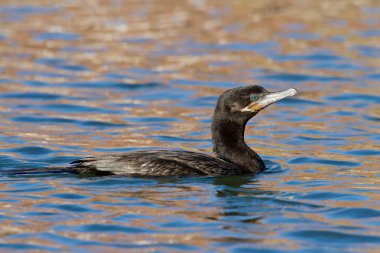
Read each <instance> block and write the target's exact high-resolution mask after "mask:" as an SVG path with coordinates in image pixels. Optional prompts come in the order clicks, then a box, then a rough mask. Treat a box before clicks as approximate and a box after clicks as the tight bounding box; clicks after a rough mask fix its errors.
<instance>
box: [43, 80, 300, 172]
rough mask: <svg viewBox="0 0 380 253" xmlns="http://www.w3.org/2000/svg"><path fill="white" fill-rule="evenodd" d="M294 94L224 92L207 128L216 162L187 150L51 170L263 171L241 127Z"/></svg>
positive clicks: (116, 157) (291, 91) (140, 154)
mask: <svg viewBox="0 0 380 253" xmlns="http://www.w3.org/2000/svg"><path fill="white" fill-rule="evenodd" d="M295 94H297V91H296V90H295V89H288V90H284V91H279V92H268V91H267V90H265V89H264V88H262V87H260V86H246V87H239V88H234V89H230V90H227V91H225V92H224V93H223V94H222V95H221V96H220V97H219V99H218V101H217V104H216V107H215V111H214V115H213V118H212V125H211V132H212V141H213V151H214V153H215V154H216V157H212V156H209V155H206V154H202V153H196V152H190V151H169V150H154V151H132V152H127V153H124V154H109V155H103V156H97V157H88V158H83V159H80V160H77V161H74V162H72V163H71V165H70V166H69V167H67V168H65V169H62V170H61V169H56V170H55V169H54V168H52V170H51V171H52V172H53V171H68V172H73V173H79V174H92V175H100V176H101V175H130V176H142V177H144V176H145V177H146V176H148V177H150V176H206V175H210V176H218V175H245V174H252V175H254V174H256V173H259V172H261V171H263V170H264V169H265V165H264V162H263V160H262V159H261V158H260V156H259V155H258V154H256V152H255V151H253V150H252V149H250V148H249V147H248V145H247V144H246V143H245V141H244V130H245V125H246V124H247V122H248V120H250V119H251V118H252V117H253V116H255V115H256V114H257V113H258V112H259V111H260V110H262V109H263V108H265V107H267V106H268V105H270V104H272V103H274V102H276V101H278V100H280V99H283V98H286V97H289V96H294V95H295ZM48 170H49V168H46V170H44V171H45V172H48Z"/></svg>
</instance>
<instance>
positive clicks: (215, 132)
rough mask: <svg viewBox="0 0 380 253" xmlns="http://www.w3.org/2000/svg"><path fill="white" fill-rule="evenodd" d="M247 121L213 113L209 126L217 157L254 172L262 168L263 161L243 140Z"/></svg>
mask: <svg viewBox="0 0 380 253" xmlns="http://www.w3.org/2000/svg"><path fill="white" fill-rule="evenodd" d="M247 121H248V120H247ZM247 121H238V120H231V119H223V118H218V117H217V116H215V115H214V118H213V122H212V127H211V128H212V140H213V145H214V146H213V151H214V152H215V154H216V155H217V157H219V158H221V159H223V160H226V161H228V162H231V163H233V164H236V165H238V166H239V167H241V168H243V169H245V170H247V171H249V172H255V173H256V172H259V171H261V170H263V169H264V162H263V161H262V160H261V158H260V157H259V155H258V154H256V152H254V151H253V150H252V149H250V148H249V147H248V145H247V144H246V143H245V141H244V130H245V125H246V124H247Z"/></svg>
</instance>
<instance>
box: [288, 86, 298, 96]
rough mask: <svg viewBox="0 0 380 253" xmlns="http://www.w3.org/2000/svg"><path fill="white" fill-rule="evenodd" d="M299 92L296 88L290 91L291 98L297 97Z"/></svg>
mask: <svg viewBox="0 0 380 253" xmlns="http://www.w3.org/2000/svg"><path fill="white" fill-rule="evenodd" d="M297 94H298V91H297V90H296V89H294V88H291V89H289V96H294V95H297Z"/></svg>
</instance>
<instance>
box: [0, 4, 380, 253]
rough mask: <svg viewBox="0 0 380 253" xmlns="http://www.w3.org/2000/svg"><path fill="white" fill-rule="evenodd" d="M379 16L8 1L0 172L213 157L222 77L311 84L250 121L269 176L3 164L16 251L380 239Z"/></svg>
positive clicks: (340, 8)
mask: <svg viewBox="0 0 380 253" xmlns="http://www.w3.org/2000/svg"><path fill="white" fill-rule="evenodd" d="M301 13H302V15H301ZM379 14H380V5H379V3H378V2H377V1H364V0H363V1H355V2H349V1H338V2H334V3H332V2H329V1H299V2H292V3H291V4H290V3H287V1H281V2H278V1H234V2H233V3H232V2H231V3H229V2H228V1H202V0H200V1H179V2H178V1H176V2H171V1H160V2H158V1H156V2H151V1H102V2H96V1H92V2H91V1H90V2H84V1H67V2H63V1H62V2H59V3H56V4H55V5H49V4H47V2H46V1H33V3H32V2H28V3H24V2H20V4H16V3H15V2H14V1H2V3H1V5H0V20H1V25H0V55H1V58H0V59H1V60H0V111H1V114H0V117H1V121H0V133H1V134H0V143H1V144H0V147H1V151H0V152H1V153H0V170H8V169H17V168H30V167H48V166H61V165H65V164H67V163H69V162H70V161H73V160H75V159H77V158H81V157H85V156H89V155H97V154H103V153H109V152H126V151H130V150H141V149H155V148H167V149H184V150H197V151H200V152H205V153H211V149H212V147H211V137H210V133H209V125H210V117H211V114H212V110H213V106H214V104H215V101H216V99H217V97H218V95H219V94H220V93H221V92H222V91H223V90H225V89H228V88H231V87H236V86H240V85H243V84H245V83H250V84H253V83H254V84H261V85H263V86H264V87H266V88H267V89H268V90H281V89H287V88H291V87H294V88H296V89H298V90H299V91H300V94H299V96H297V97H294V98H289V99H286V100H284V101H281V102H279V103H278V104H276V105H272V106H271V107H269V108H267V109H266V110H265V111H263V112H261V113H260V114H259V115H258V116H256V117H255V118H254V120H253V121H252V122H251V123H250V124H249V126H248V127H247V131H246V140H247V142H248V143H250V145H251V146H252V147H253V148H254V149H255V150H256V151H257V152H258V153H259V154H260V155H261V156H262V157H263V159H264V160H265V163H266V165H267V167H268V170H267V171H266V172H264V173H262V174H260V175H258V176H255V177H246V176H245V177H202V178H164V179H136V178H128V177H116V176H110V177H98V178H96V177H80V176H75V175H69V174H60V175H29V176H25V175H24V176H6V175H4V174H3V175H1V173H0V181H1V183H0V220H1V227H0V250H1V251H13V250H15V249H20V250H22V251H27V250H29V251H38V252H49V251H57V252H59V251H62V252H66V251H70V252H93V251H94V250H95V251H99V252H103V251H106V250H107V251H109V250H112V251H113V252H125V251H128V252H177V251H181V252H182V251H186V252H215V251H217V252H234V253H235V252H239V253H240V252H286V251H289V252H316V251H328V252H377V251H378V250H376V248H379V244H380V194H379V192H380V177H379V175H380V174H379V163H380V159H379V156H380V138H379V136H380V135H379V134H380V130H379V129H380V113H379V112H380V90H379V85H380V83H379V80H380V61H379V52H380V47H379V45H380V30H379V27H380V20H379V19H380V15H379Z"/></svg>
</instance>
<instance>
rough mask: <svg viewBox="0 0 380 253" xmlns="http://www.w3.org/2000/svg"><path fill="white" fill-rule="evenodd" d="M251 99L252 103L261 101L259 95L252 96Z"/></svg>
mask: <svg viewBox="0 0 380 253" xmlns="http://www.w3.org/2000/svg"><path fill="white" fill-rule="evenodd" d="M250 98H251V101H252V102H255V101H257V100H258V99H259V96H257V95H251V97H250Z"/></svg>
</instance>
